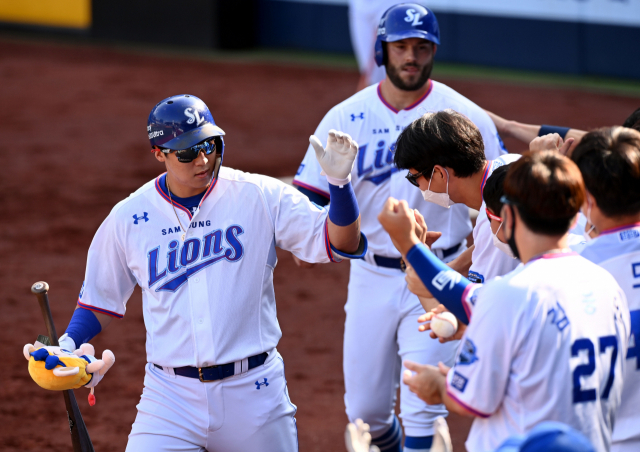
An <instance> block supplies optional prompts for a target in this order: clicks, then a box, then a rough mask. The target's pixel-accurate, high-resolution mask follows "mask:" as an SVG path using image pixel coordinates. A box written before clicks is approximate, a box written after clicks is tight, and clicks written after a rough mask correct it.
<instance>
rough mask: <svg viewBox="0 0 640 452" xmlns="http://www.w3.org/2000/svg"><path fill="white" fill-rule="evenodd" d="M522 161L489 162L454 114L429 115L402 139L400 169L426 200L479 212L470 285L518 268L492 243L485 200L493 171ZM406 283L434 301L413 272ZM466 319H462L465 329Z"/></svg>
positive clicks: (474, 132)
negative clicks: (466, 207) (464, 206)
mask: <svg viewBox="0 0 640 452" xmlns="http://www.w3.org/2000/svg"><path fill="white" fill-rule="evenodd" d="M518 158H520V155H519V154H506V155H502V156H500V157H498V158H496V159H493V160H488V159H486V158H485V152H483V137H482V136H481V134H480V131H479V130H478V128H477V127H476V126H475V125H474V124H473V123H472V122H471V121H470V120H469V119H468V118H467V117H465V116H464V115H462V114H460V113H458V112H455V111H453V110H444V111H439V112H437V113H427V114H425V115H424V116H422V117H421V118H419V119H417V120H415V121H413V122H412V123H411V124H410V125H409V126H408V127H407V128H405V129H404V131H403V132H402V133H401V134H400V136H399V137H398V141H397V145H396V154H395V163H396V166H397V167H398V168H402V169H408V170H409V172H408V174H407V175H406V178H407V180H408V181H409V182H411V184H413V185H414V186H416V187H417V188H419V189H420V191H421V192H422V194H423V196H424V199H426V200H428V201H431V202H433V203H440V204H442V205H445V204H456V203H460V204H464V205H466V206H468V207H471V208H473V209H476V210H479V214H478V218H477V220H476V225H475V227H474V229H473V240H474V246H473V251H472V254H471V259H470V260H469V261H468V265H469V267H467V268H466V270H468V277H469V280H470V281H472V282H475V283H483V282H484V281H488V280H489V279H492V278H494V277H496V276H501V275H504V274H506V273H509V272H510V271H511V270H513V269H514V268H516V266H517V265H518V264H519V261H518V260H517V259H514V256H512V255H507V254H506V253H505V252H504V251H505V250H501V249H500V248H499V247H497V246H496V244H495V243H494V238H493V236H494V233H493V231H492V229H491V225H490V220H489V217H488V215H487V210H486V204H485V202H484V200H483V198H482V192H483V190H484V186H485V184H486V182H487V179H488V178H489V176H491V174H492V173H493V171H495V170H496V169H497V168H499V167H500V166H502V165H505V164H508V163H510V162H513V161H516V160H517V159H518ZM407 186H409V184H407ZM414 191H417V190H414ZM454 269H455V270H458V271H459V272H461V273H462V274H463V275H465V268H461V267H459V266H454ZM465 276H466V275H465ZM407 279H408V280H409V284H410V287H411V289H412V290H413V291H414V293H416V294H417V295H419V296H421V297H430V296H432V295H431V293H430V292H429V291H428V290H426V288H425V287H424V286H423V285H421V284H419V283H417V282H416V281H415V280H417V279H419V278H418V276H417V275H416V273H415V272H414V271H413V270H410V271H408V272H407ZM436 298H437V297H436ZM454 314H456V312H454ZM465 317H466V316H464V315H463V316H462V317H458V318H459V319H460V320H462V321H463V323H467V322H466V318H465Z"/></svg>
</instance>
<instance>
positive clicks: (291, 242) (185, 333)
mask: <svg viewBox="0 0 640 452" xmlns="http://www.w3.org/2000/svg"><path fill="white" fill-rule="evenodd" d="M161 178H162V176H160V177H159V178H157V179H156V180H154V181H151V182H149V183H147V184H145V185H144V186H142V187H141V188H140V189H139V190H137V191H136V192H135V193H133V194H132V195H131V196H129V197H128V198H127V199H125V200H123V201H121V202H120V203H118V204H117V205H116V206H115V207H114V208H113V210H112V211H111V213H110V214H109V216H108V217H107V219H106V220H105V221H104V222H103V223H102V225H101V226H100V228H99V229H98V232H97V233H96V235H95V237H94V239H93V242H92V243H91V247H90V248H89V255H88V259H87V269H86V274H85V282H84V285H83V289H82V292H81V294H80V298H79V300H78V304H80V305H81V306H83V307H86V308H88V309H91V310H94V311H97V312H101V313H104V314H108V315H111V316H113V317H119V318H120V317H122V316H123V315H124V313H125V310H126V303H127V300H128V299H129V297H130V295H131V293H132V292H133V289H134V286H135V285H136V284H138V285H139V286H140V287H141V288H142V297H143V312H144V321H145V326H146V329H147V345H146V347H147V360H148V362H150V363H154V364H157V365H160V366H166V367H173V368H175V367H182V366H195V367H201V366H202V367H205V366H212V365H217V364H226V363H232V362H235V361H240V360H243V359H245V358H247V357H249V356H254V355H258V354H260V353H262V352H265V351H269V350H271V349H273V348H274V347H275V346H276V345H277V343H278V340H279V339H280V337H281V331H280V327H279V325H278V321H277V319H276V308H275V297H274V291H273V270H274V268H275V266H276V262H277V259H276V250H275V247H276V246H278V247H280V248H283V249H285V250H288V251H291V252H293V253H294V254H295V255H296V256H298V257H299V258H301V259H304V260H306V261H310V262H329V261H330V260H339V258H337V257H334V255H333V253H332V251H331V249H330V245H329V243H328V239H327V229H326V228H327V210H326V209H323V208H319V207H318V206H316V205H314V204H313V203H311V202H310V201H309V200H308V198H307V197H306V196H304V195H303V194H301V193H300V192H299V191H298V190H296V189H295V188H292V187H290V186H288V185H286V184H284V183H282V182H280V181H278V180H276V179H272V178H270V177H266V176H260V175H255V174H247V173H243V172H241V171H237V170H233V169H229V168H222V169H221V170H220V175H219V178H218V179H217V182H216V183H215V184H212V187H211V188H209V190H208V191H207V192H206V193H205V195H204V198H203V200H202V203H201V205H200V208H199V209H198V210H197V211H196V214H195V215H194V216H193V217H192V216H191V212H190V211H189V210H188V209H185V208H183V207H182V206H180V205H178V204H175V203H174V204H175V210H174V207H172V205H171V203H170V200H169V199H168V197H167V195H166V194H165V193H164V192H163V191H162V188H161V184H160V179H161ZM214 185H215V190H213V186H214ZM239 206H242V207H239ZM143 212H144V213H143ZM180 223H181V224H182V226H181V225H180ZM182 227H185V228H187V233H186V237H185V239H184V241H183V240H182V239H181V236H182V234H183V231H182ZM336 253H337V252H336Z"/></svg>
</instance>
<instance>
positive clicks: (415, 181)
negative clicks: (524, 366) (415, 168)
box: [404, 170, 427, 187]
mask: <svg viewBox="0 0 640 452" xmlns="http://www.w3.org/2000/svg"><path fill="white" fill-rule="evenodd" d="M425 171H427V170H424V171H420V172H418V173H415V174H411V172H408V173H407V175H406V176H404V177H405V178H406V179H407V180H408V181H409V182H411V185H413V186H414V187H420V184H419V183H418V179H420V177H422V176H424V173H425Z"/></svg>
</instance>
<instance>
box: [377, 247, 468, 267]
mask: <svg viewBox="0 0 640 452" xmlns="http://www.w3.org/2000/svg"><path fill="white" fill-rule="evenodd" d="M460 246H462V243H458V244H457V245H453V246H452V247H451V248H447V249H446V250H442V259H446V258H447V257H449V256H451V255H452V254H454V253H455V252H456V251H458V250H459V249H460ZM373 260H374V261H375V263H376V265H377V266H378V267H385V268H395V269H397V270H402V271H404V269H405V265H404V261H403V260H402V258H400V257H385V256H380V255H378V254H374V255H373Z"/></svg>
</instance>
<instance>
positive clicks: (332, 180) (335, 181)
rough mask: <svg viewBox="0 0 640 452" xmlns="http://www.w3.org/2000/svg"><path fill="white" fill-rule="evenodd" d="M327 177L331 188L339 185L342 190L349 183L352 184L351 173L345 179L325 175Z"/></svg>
mask: <svg viewBox="0 0 640 452" xmlns="http://www.w3.org/2000/svg"><path fill="white" fill-rule="evenodd" d="M325 176H326V177H327V182H329V185H330V186H331V185H337V186H338V187H340V188H342V187H344V186H345V185H347V184H348V183H349V182H351V173H349V174H347V177H346V178H345V179H336V178H335V177H331V176H329V175H328V174H325Z"/></svg>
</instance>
